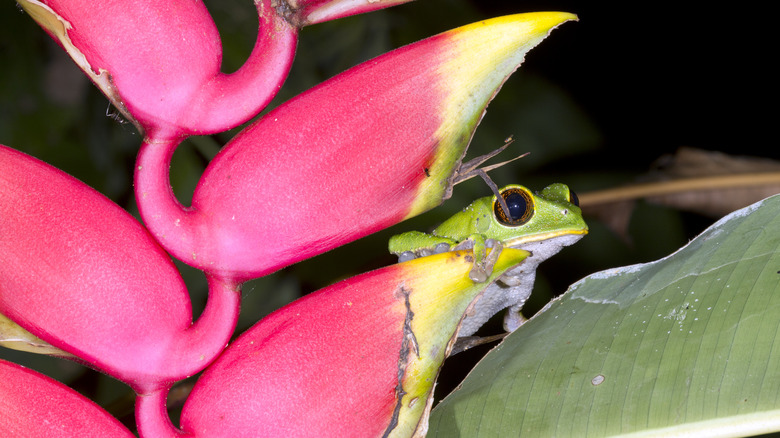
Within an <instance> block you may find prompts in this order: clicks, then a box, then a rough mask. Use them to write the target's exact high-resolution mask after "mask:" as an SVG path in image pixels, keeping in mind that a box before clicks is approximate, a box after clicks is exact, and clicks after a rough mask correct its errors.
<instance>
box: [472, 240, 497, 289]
mask: <svg viewBox="0 0 780 438" xmlns="http://www.w3.org/2000/svg"><path fill="white" fill-rule="evenodd" d="M485 247H486V248H492V249H493V250H492V251H490V253H489V254H485V255H484V256H482V257H481V260H480V257H479V256H477V255H475V257H474V266H473V267H472V268H471V272H469V279H470V280H471V281H473V282H474V283H484V282H486V281H487V279H488V277H490V274H492V273H493V267H494V266H495V265H496V261H498V257H499V256H500V255H501V251H502V250H503V249H504V245H503V244H502V243H501V242H500V241H498V240H494V239H487V240H485ZM474 253H475V254H476V253H477V252H476V248H475V252H474Z"/></svg>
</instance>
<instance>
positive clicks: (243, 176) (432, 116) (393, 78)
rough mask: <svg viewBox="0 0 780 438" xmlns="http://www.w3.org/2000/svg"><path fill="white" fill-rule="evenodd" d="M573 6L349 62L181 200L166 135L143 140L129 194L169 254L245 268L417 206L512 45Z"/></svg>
mask: <svg viewBox="0 0 780 438" xmlns="http://www.w3.org/2000/svg"><path fill="white" fill-rule="evenodd" d="M575 18H576V17H575V16H573V15H571V14H567V13H560V12H546V13H531V14H519V15H512V16H507V17H501V18H495V19H491V20H486V21H482V22H479V23H475V24H471V25H468V26H464V27H461V28H458V29H455V30H452V31H449V32H445V33H443V34H440V35H438V36H435V37H431V38H428V39H426V40H423V41H420V42H418V43H415V44H411V45H409V46H406V47H402V48H400V49H397V50H395V51H392V52H390V53H387V54H385V55H382V56H380V57H378V58H376V59H374V60H371V61H368V62H366V63H363V64H361V65H359V66H357V67H354V68H352V69H350V70H348V71H346V72H345V73H342V74H341V75H339V76H336V77H334V78H332V79H331V80H329V81H326V82H324V83H322V84H320V85H319V86H317V87H315V88H313V89H310V90H308V91H307V92H304V93H303V94H301V95H299V96H297V97H296V98H294V99H292V100H290V101H288V102H286V103H285V104H283V105H281V106H280V107H278V108H277V109H275V110H274V111H272V112H270V113H269V114H267V115H266V116H265V117H263V118H262V119H260V120H258V121H257V122H255V123H254V124H252V125H250V126H249V127H248V128H247V129H245V130H244V131H242V132H241V133H240V134H239V135H237V136H236V138H234V139H233V140H232V141H231V142H230V143H228V144H227V145H226V146H225V147H224V148H223V149H222V151H220V153H219V154H218V155H217V157H215V158H214V160H212V162H211V163H210V164H209V166H208V167H207V169H206V171H205V172H204V174H203V176H202V178H201V180H200V182H199V184H198V186H197V188H196V190H195V193H194V196H193V200H192V206H191V207H189V208H186V207H183V206H182V205H181V204H180V203H179V202H178V201H177V200H176V198H175V196H174V195H173V192H172V191H171V188H170V183H169V181H168V170H169V162H170V157H171V155H172V153H173V150H174V149H175V147H176V143H175V142H169V143H153V142H145V144H144V145H143V146H142V148H141V152H140V155H139V159H138V167H137V168H136V179H135V188H136V198H137V201H138V204H139V208H140V211H141V215H142V217H143V219H144V222H145V223H146V225H147V227H149V228H150V230H151V231H152V233H153V234H154V235H155V237H156V238H157V239H158V240H159V241H160V242H161V244H162V245H163V246H164V247H165V248H166V249H167V250H168V251H169V252H171V253H172V254H173V255H175V256H176V257H178V258H179V259H181V260H182V261H184V262H185V263H188V264H190V265H192V266H195V267H197V268H200V269H202V270H204V271H206V272H210V273H212V274H214V275H219V276H223V277H226V278H234V279H237V280H246V279H249V278H253V277H258V276H262V275H265V274H268V273H270V272H273V271H275V270H277V269H280V268H281V267H284V266H287V265H289V264H292V263H295V262H298V261H300V260H303V259H306V258H308V257H312V256H314V255H316V254H320V253H322V252H325V251H328V250H330V249H332V248H335V247H337V246H340V245H343V244H345V243H347V242H350V241H352V240H355V239H357V238H360V237H362V236H365V235H367V234H370V233H372V232H375V231H378V230H380V229H383V228H386V227H388V226H390V225H393V224H395V223H397V222H400V221H402V220H404V219H406V218H409V217H411V216H415V215H417V214H419V213H421V212H424V211H426V210H428V209H431V208H433V207H435V206H437V205H439V204H440V203H441V202H442V201H443V200H444V199H446V198H448V197H449V196H450V193H451V189H452V181H453V178H455V177H456V176H457V171H458V167H459V165H460V162H461V160H462V158H463V155H464V154H465V151H466V147H467V146H468V143H469V141H470V139H471V136H472V134H473V132H474V130H475V128H476V126H477V124H478V122H479V120H480V119H481V117H482V115H483V113H484V111H485V107H486V106H487V104H488V102H489V101H490V100H491V99H492V97H493V96H494V95H495V93H496V92H497V91H498V89H499V88H500V86H501V84H503V82H504V81H505V80H506V79H507V78H508V76H509V75H510V74H511V73H512V72H514V70H515V69H516V68H517V67H518V66H519V65H520V63H521V62H522V60H523V57H524V56H525V53H526V52H527V51H528V50H530V49H531V48H532V47H534V46H535V45H536V44H538V43H539V42H540V41H541V40H542V39H543V38H545V37H546V36H547V34H548V33H549V32H550V30H551V29H552V28H554V27H555V26H557V25H559V24H561V23H563V22H565V21H567V20H571V19H575Z"/></svg>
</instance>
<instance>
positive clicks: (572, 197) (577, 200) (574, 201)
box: [569, 190, 580, 207]
mask: <svg viewBox="0 0 780 438" xmlns="http://www.w3.org/2000/svg"><path fill="white" fill-rule="evenodd" d="M569 202H571V203H572V204H574V205H576V206H577V207H579V206H580V198H578V197H577V194H576V193H574V190H569Z"/></svg>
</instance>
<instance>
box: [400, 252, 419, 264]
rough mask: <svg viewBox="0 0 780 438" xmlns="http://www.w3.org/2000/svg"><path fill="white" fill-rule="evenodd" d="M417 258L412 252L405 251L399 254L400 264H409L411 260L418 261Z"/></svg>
mask: <svg viewBox="0 0 780 438" xmlns="http://www.w3.org/2000/svg"><path fill="white" fill-rule="evenodd" d="M416 258H417V256H416V255H415V254H414V253H413V252H412V251H404V252H402V253H401V254H398V263H403V262H408V261H409V260H414V259H416Z"/></svg>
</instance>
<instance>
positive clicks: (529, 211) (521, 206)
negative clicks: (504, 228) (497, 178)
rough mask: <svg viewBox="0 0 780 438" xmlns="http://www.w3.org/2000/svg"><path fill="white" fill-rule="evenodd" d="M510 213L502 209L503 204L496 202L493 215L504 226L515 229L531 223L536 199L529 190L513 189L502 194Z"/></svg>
mask: <svg viewBox="0 0 780 438" xmlns="http://www.w3.org/2000/svg"><path fill="white" fill-rule="evenodd" d="M501 197H502V198H504V201H505V202H506V206H507V208H509V211H508V212H506V211H504V209H503V208H501V203H500V202H498V200H496V201H495V202H493V214H494V215H495V216H496V219H497V220H498V221H499V222H501V223H502V224H503V225H510V226H513V227H516V226H519V225H523V224H525V223H526V222H528V221H530V220H531V218H532V217H533V216H534V198H533V196H532V195H531V193H529V192H528V190H525V189H522V188H518V187H513V188H509V189H506V190H504V191H503V192H501Z"/></svg>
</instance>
